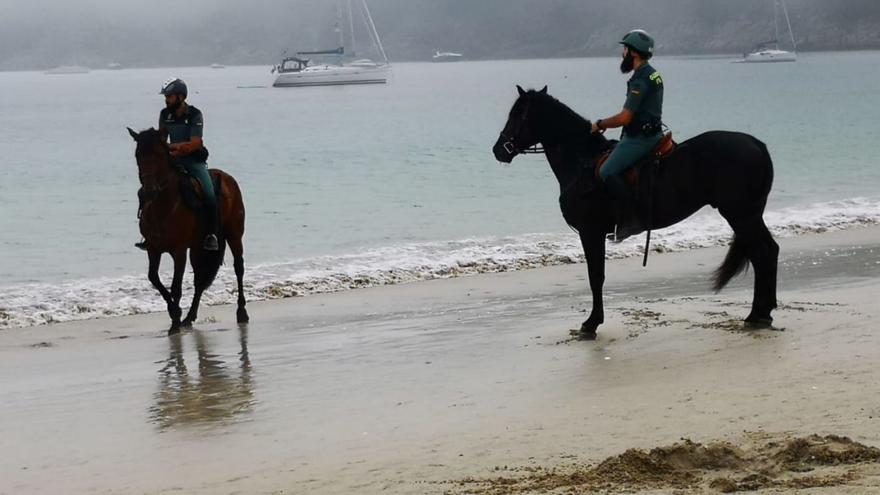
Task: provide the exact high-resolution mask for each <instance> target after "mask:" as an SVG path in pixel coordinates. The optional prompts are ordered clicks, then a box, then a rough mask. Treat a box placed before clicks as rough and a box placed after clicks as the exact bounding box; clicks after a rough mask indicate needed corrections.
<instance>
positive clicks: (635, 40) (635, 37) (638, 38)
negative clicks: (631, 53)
mask: <svg viewBox="0 0 880 495" xmlns="http://www.w3.org/2000/svg"><path fill="white" fill-rule="evenodd" d="M620 44H621V45H625V46H628V47H630V48H632V49H633V50H635V51H637V52H639V53H643V54H645V55H646V56H648V57H649V58H650V57H651V56H653V55H654V38H652V37H651V35H650V34H648V33H646V32H645V31H643V30H641V29H633V30H632V31H630V32H628V33H626V36H624V37H623V39H622V40H620Z"/></svg>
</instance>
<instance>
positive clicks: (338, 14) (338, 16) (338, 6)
mask: <svg viewBox="0 0 880 495" xmlns="http://www.w3.org/2000/svg"><path fill="white" fill-rule="evenodd" d="M340 22H342V3H337V4H336V27H335V29H336V32H337V33H339V46H341V47H345V38H344V37H343V33H342V27H341V26H340V25H339V23H340Z"/></svg>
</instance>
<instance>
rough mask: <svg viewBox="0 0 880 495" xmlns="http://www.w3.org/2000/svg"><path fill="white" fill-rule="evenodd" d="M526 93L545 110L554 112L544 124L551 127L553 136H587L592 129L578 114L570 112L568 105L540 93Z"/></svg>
mask: <svg viewBox="0 0 880 495" xmlns="http://www.w3.org/2000/svg"><path fill="white" fill-rule="evenodd" d="M528 93H531V95H530V96H531V97H532V98H535V100H536V101H538V102H540V103H541V104H542V105H543V106H544V107H545V108H548V109H550V110H551V111H552V112H554V114H553V115H552V118H549V119H547V122H546V124H547V125H548V126H551V130H552V132H553V135H555V136H565V135H570V134H575V135H578V136H588V135H589V133H590V129H591V127H592V124H591V123H590V121H589V120H587V119H585V118H583V117H581V115H580V114H578V113H577V112H575V111H574V110H572V109H571V108H570V107H569V106H568V105H566V104H565V103H562V102H561V101H559V100H557V99H556V98H554V97H553V96H550V95H549V94H547V93H545V92H542V91H535V90H529V91H528Z"/></svg>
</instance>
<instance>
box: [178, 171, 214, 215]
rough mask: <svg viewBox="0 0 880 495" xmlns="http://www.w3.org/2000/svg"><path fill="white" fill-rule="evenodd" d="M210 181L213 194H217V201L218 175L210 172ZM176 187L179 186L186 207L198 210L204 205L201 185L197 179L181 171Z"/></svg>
mask: <svg viewBox="0 0 880 495" xmlns="http://www.w3.org/2000/svg"><path fill="white" fill-rule="evenodd" d="M211 182H212V183H213V184H214V194H215V195H216V196H217V201H218V202H219V201H220V176H219V175H215V174H211ZM178 187H179V188H180V196H181V197H182V198H183V203H184V204H185V205H186V207H187V208H189V209H191V210H193V211H200V210H201V209H202V207H203V206H204V202H203V200H202V197H203V196H202V185H201V184H199V181H198V179H196V178H195V177H193V176H191V175H189V174H187V173H186V172H183V173H181V174H180V183H179V185H178Z"/></svg>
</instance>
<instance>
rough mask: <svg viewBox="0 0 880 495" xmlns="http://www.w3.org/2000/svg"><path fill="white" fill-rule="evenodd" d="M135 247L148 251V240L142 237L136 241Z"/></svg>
mask: <svg viewBox="0 0 880 495" xmlns="http://www.w3.org/2000/svg"><path fill="white" fill-rule="evenodd" d="M134 247H136V248H138V249H140V250H142V251H146V250H147V240H146V239H141V240H140V241H138V242H136V243H134Z"/></svg>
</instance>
